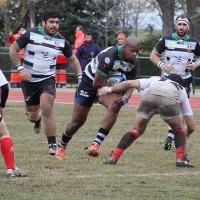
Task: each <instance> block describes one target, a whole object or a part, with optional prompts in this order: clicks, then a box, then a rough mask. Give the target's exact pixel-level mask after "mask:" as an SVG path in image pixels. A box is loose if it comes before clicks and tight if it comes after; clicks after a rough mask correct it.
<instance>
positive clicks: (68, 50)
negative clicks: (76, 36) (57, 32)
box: [62, 40, 73, 58]
mask: <svg viewBox="0 0 200 200" xmlns="http://www.w3.org/2000/svg"><path fill="white" fill-rule="evenodd" d="M62 52H63V54H64V55H65V57H67V58H70V57H71V56H72V55H73V51H72V49H71V47H70V45H69V43H68V41H67V40H65V46H64V48H63V51H62Z"/></svg>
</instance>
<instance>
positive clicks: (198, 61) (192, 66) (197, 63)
mask: <svg viewBox="0 0 200 200" xmlns="http://www.w3.org/2000/svg"><path fill="white" fill-rule="evenodd" d="M199 66H200V56H198V57H197V59H196V61H195V62H191V63H188V65H187V69H188V70H190V71H194V70H195V69H196V68H197V67H199Z"/></svg>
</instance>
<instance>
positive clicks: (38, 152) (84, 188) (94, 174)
mask: <svg viewBox="0 0 200 200" xmlns="http://www.w3.org/2000/svg"><path fill="white" fill-rule="evenodd" d="M135 111H136V108H135V107H131V106H129V107H122V109H121V111H120V114H119V117H118V120H117V122H116V124H115V126H114V127H113V129H112V130H111V132H110V134H109V136H108V137H107V138H106V140H105V141H104V142H103V144H102V146H101V148H100V156H99V157H97V158H92V157H89V156H88V155H87V154H86V152H87V150H86V149H85V148H86V147H89V146H90V145H91V143H92V141H93V140H94V138H95V136H96V133H97V131H98V129H99V126H100V123H101V120H102V118H103V115H104V113H105V109H104V108H103V107H102V106H99V105H94V106H93V107H92V109H91V112H90V114H89V117H88V120H87V122H86V124H85V125H84V126H83V127H82V128H81V129H80V130H79V131H78V133H77V134H76V135H75V136H74V138H73V139H72V140H71V141H70V143H69V146H68V150H67V156H66V159H65V160H64V161H59V160H57V159H56V158H54V157H53V156H50V155H48V153H47V141H46V138H45V136H44V132H43V131H42V132H41V133H40V134H35V133H34V132H33V124H32V123H30V122H29V121H28V120H27V117H26V115H25V108H24V103H13V102H7V107H6V109H5V111H4V119H5V121H6V123H7V126H8V129H9V131H10V133H11V136H12V138H13V141H14V147H15V162H16V165H17V166H18V167H20V168H21V169H22V170H24V171H25V172H26V173H27V174H28V176H27V177H26V178H8V177H7V176H6V171H5V166H4V162H3V158H2V156H0V197H1V198H0V199H4V200H16V199H19V200H27V199H29V200H35V199H38V200H47V199H48V200H55V199H59V200H64V199H65V200H66V199H67V200H80V199H82V200H90V199H91V200H93V199H96V200H101V199H102V200H104V199H107V200H109V199H116V200H121V199H123V200H126V199H127V200H129V199H133V200H135V199H140V200H143V199H144V200H146V199H148V200H155V199H159V200H160V199H166V198H167V199H176V200H183V199H184V200H187V199H188V200H193V199H195V200H196V199H199V198H200V196H199V187H200V182H199V180H200V157H199V151H200V149H199V144H200V137H199V135H198V133H199V131H200V130H199V124H200V114H199V110H194V116H195V121H196V130H195V132H194V133H193V135H191V137H190V138H189V140H188V143H187V153H188V157H189V159H190V160H191V163H192V164H194V165H195V168H193V169H180V168H176V167H175V147H174V144H173V147H172V150H171V151H163V150H162V146H163V141H164V139H165V137H166V135H167V133H166V132H167V126H166V125H165V123H164V122H163V121H162V120H161V119H160V118H159V117H158V116H154V117H153V119H152V120H151V121H150V123H149V126H148V128H147V130H146V132H145V134H144V135H143V136H141V137H140V138H139V139H138V140H136V142H135V143H134V144H133V145H132V146H131V147H129V148H128V149H127V150H126V151H125V152H124V154H123V155H122V157H121V159H120V160H119V162H118V163H117V165H116V166H110V165H105V164H103V163H104V162H105V161H106V160H107V159H108V157H109V155H110V153H111V151H112V150H113V149H114V148H115V147H116V145H117V144H118V142H119V140H120V139H121V137H122V135H123V134H124V133H125V132H127V131H128V130H129V129H131V128H132V126H133V125H132V124H133V121H134V116H135ZM71 113H72V105H66V104H65V105H62V104H57V103H56V104H55V105H54V116H55V118H56V121H57V142H59V141H60V139H61V133H62V131H63V129H64V126H65V123H66V122H67V121H69V120H70V118H71Z"/></svg>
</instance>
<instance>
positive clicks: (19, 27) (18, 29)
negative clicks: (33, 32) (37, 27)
mask: <svg viewBox="0 0 200 200" xmlns="http://www.w3.org/2000/svg"><path fill="white" fill-rule="evenodd" d="M21 28H24V29H25V27H24V26H18V27H17V32H18V31H20V29H21Z"/></svg>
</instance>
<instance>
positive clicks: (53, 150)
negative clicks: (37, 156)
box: [49, 144, 56, 155]
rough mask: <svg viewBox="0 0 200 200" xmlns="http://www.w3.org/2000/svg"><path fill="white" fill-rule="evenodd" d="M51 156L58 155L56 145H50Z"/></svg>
mask: <svg viewBox="0 0 200 200" xmlns="http://www.w3.org/2000/svg"><path fill="white" fill-rule="evenodd" d="M49 154H51V155H55V154H56V145H55V144H50V145H49Z"/></svg>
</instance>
